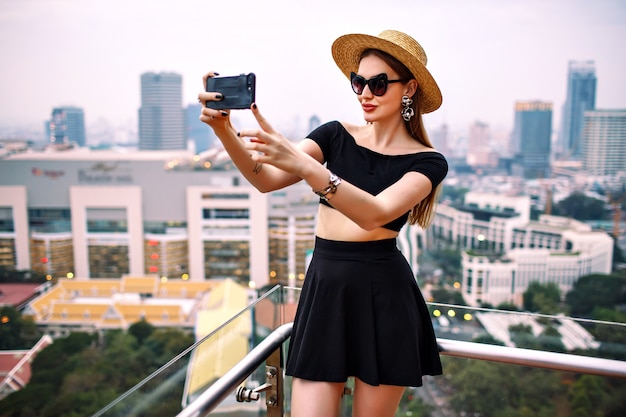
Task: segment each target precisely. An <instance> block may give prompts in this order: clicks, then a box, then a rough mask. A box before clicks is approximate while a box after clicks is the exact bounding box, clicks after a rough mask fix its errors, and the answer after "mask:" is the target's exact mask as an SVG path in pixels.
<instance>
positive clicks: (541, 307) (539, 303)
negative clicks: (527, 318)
mask: <svg viewBox="0 0 626 417" xmlns="http://www.w3.org/2000/svg"><path fill="white" fill-rule="evenodd" d="M523 299H524V309H525V310H527V311H533V312H539V313H543V314H555V313H558V312H559V305H560V303H561V290H559V287H558V285H556V284H555V283H553V282H549V283H546V284H541V283H539V282H537V281H533V282H531V283H530V284H528V288H527V289H526V291H524V295H523Z"/></svg>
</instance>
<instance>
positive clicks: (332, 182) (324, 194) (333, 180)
mask: <svg viewBox="0 0 626 417" xmlns="http://www.w3.org/2000/svg"><path fill="white" fill-rule="evenodd" d="M339 184H341V178H339V177H338V176H337V175H335V174H333V173H332V172H331V173H330V178H329V179H328V185H327V186H326V187H324V188H322V189H321V190H318V191H315V190H313V192H314V193H315V194H317V195H319V196H320V197H321V198H322V199H323V200H326V201H328V200H330V199H331V198H332V197H333V196H334V195H335V192H336V191H337V186H338V185H339Z"/></svg>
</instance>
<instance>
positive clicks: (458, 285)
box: [454, 281, 461, 290]
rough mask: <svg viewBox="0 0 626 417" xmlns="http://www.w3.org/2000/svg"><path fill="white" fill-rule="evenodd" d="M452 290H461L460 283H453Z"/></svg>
mask: <svg viewBox="0 0 626 417" xmlns="http://www.w3.org/2000/svg"><path fill="white" fill-rule="evenodd" d="M454 288H456V289H457V290H458V289H459V288H461V283H460V282H458V281H456V282H455V283H454Z"/></svg>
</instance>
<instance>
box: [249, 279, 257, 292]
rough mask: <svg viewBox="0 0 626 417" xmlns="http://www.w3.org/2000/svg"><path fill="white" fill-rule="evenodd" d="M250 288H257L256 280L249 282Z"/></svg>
mask: <svg viewBox="0 0 626 417" xmlns="http://www.w3.org/2000/svg"><path fill="white" fill-rule="evenodd" d="M248 288H250V289H252V290H253V289H255V288H256V282H254V281H249V282H248Z"/></svg>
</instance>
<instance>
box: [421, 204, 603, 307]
mask: <svg viewBox="0 0 626 417" xmlns="http://www.w3.org/2000/svg"><path fill="white" fill-rule="evenodd" d="M432 233H433V234H434V236H435V237H436V238H437V241H438V244H447V245H452V246H454V247H457V248H459V249H462V250H464V252H463V254H462V270H463V277H462V291H463V297H464V298H465V301H466V302H468V303H469V304H471V305H479V304H483V303H489V304H492V305H498V304H501V303H504V302H508V303H514V304H517V305H520V304H521V303H522V295H523V293H524V292H525V291H526V289H527V288H528V285H529V284H530V283H531V282H533V281H538V282H540V283H549V282H552V283H555V284H557V285H558V286H559V288H560V289H561V293H562V294H565V293H566V292H567V291H569V290H570V289H571V288H572V286H573V285H574V283H575V282H576V280H577V279H578V278H579V277H581V276H584V275H589V274H593V273H599V274H608V273H610V272H611V265H612V257H613V239H612V238H611V237H610V236H609V235H608V234H607V233H605V232H601V231H592V230H591V227H590V226H588V225H586V224H584V223H581V222H579V221H576V220H573V219H568V218H563V217H557V216H547V215H543V216H541V217H540V219H539V221H530V200H529V198H528V197H526V196H523V197H517V196H515V197H509V196H500V195H495V194H480V193H472V192H469V193H467V194H466V198H465V204H464V206H462V207H458V208H453V207H450V206H440V207H439V209H438V212H437V215H436V217H435V220H434V223H433V230H432Z"/></svg>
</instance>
